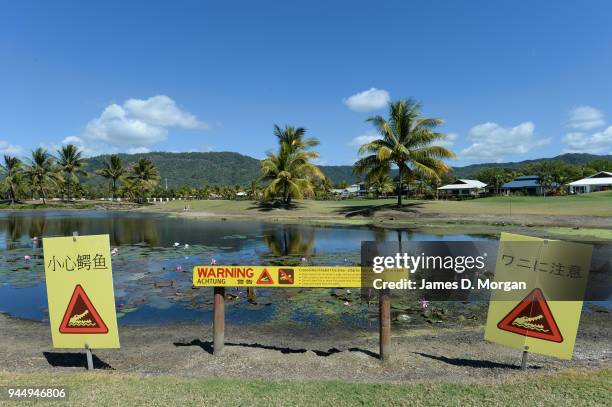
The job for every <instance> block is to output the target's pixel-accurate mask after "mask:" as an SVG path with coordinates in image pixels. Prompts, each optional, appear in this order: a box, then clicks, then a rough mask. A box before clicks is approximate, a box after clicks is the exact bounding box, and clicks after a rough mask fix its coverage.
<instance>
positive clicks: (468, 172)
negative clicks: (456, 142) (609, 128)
mask: <svg viewBox="0 0 612 407" xmlns="http://www.w3.org/2000/svg"><path fill="white" fill-rule="evenodd" d="M595 160H612V155H594V154H586V153H568V154H561V155H558V156H556V157H553V158H538V159H535V160H524V161H518V162H509V163H485V164H472V165H466V166H465V167H455V168H453V176H455V177H457V178H464V177H468V178H469V177H470V176H474V175H475V174H476V173H477V172H478V171H480V170H483V169H485V168H491V167H504V168H511V169H518V168H520V167H523V166H526V165H529V164H539V163H542V162H547V161H560V162H563V163H566V164H577V165H583V164H588V163H590V162H592V161H595Z"/></svg>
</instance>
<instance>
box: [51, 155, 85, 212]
mask: <svg viewBox="0 0 612 407" xmlns="http://www.w3.org/2000/svg"><path fill="white" fill-rule="evenodd" d="M57 154H58V161H57V165H58V167H59V169H60V170H61V171H62V172H63V173H64V175H65V182H66V195H68V199H69V200H70V197H71V192H72V191H71V185H72V182H74V183H76V184H78V183H79V176H81V175H82V176H86V175H87V172H86V171H85V160H84V159H83V152H82V151H79V149H78V148H77V147H76V146H75V145H74V144H67V145H65V146H62V148H61V149H59V150H58V151H57Z"/></svg>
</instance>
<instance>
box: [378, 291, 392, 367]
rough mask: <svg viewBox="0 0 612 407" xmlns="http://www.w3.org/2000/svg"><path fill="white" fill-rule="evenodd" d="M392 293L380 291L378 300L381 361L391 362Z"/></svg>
mask: <svg viewBox="0 0 612 407" xmlns="http://www.w3.org/2000/svg"><path fill="white" fill-rule="evenodd" d="M390 298H391V292H390V290H389V289H388V288H385V289H382V290H380V294H379V300H378V313H379V315H378V324H379V345H380V352H379V355H380V360H381V361H383V362H385V361H387V360H389V356H390V348H391V299H390Z"/></svg>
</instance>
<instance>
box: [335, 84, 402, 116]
mask: <svg viewBox="0 0 612 407" xmlns="http://www.w3.org/2000/svg"><path fill="white" fill-rule="evenodd" d="M390 100H391V97H390V96H389V92H387V91H386V90H384V89H376V88H370V89H368V90H364V91H363V92H359V93H356V94H354V95H352V96H349V97H348V98H346V99H344V100H343V102H344V104H345V105H346V106H347V107H348V108H349V109H351V110H354V111H356V112H369V111H371V110H377V109H381V108H383V107H385V106H386V105H387V104H388V103H389V101H390Z"/></svg>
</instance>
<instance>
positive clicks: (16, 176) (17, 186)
mask: <svg viewBox="0 0 612 407" xmlns="http://www.w3.org/2000/svg"><path fill="white" fill-rule="evenodd" d="M21 164H22V163H21V160H20V159H19V158H17V157H11V156H10V155H5V156H4V164H3V165H2V164H0V170H1V171H2V172H4V179H3V180H2V184H3V186H4V189H5V190H6V194H7V196H8V199H10V201H11V206H12V205H14V204H15V201H16V200H17V195H18V194H19V191H20V190H21V188H22V186H23V167H22V165H21Z"/></svg>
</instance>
